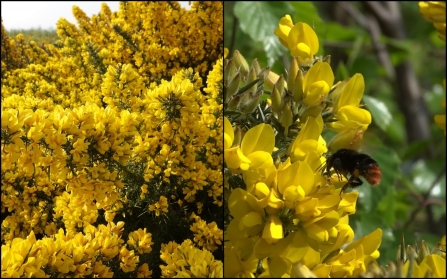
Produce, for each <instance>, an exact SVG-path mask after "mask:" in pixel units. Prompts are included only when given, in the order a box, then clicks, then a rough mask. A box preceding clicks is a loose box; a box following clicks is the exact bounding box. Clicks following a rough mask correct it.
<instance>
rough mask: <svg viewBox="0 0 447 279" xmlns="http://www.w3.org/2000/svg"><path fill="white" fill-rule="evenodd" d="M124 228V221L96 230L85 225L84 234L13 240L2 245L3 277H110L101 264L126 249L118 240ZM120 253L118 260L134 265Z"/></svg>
mask: <svg viewBox="0 0 447 279" xmlns="http://www.w3.org/2000/svg"><path fill="white" fill-rule="evenodd" d="M123 226H124V223H123V222H120V223H119V224H118V225H115V224H114V223H109V224H108V225H107V226H104V225H99V226H98V228H95V227H93V226H92V225H88V226H87V227H86V228H85V229H84V233H76V234H75V233H67V234H65V233H64V231H63V230H62V229H59V232H58V233H57V234H55V235H54V236H53V237H51V238H49V237H46V238H43V239H41V240H36V237H35V235H34V233H33V232H31V233H30V234H29V236H27V237H26V239H22V238H15V239H14V240H13V241H12V242H11V243H10V244H7V245H2V277H22V276H24V277H41V278H43V277H50V276H52V277H62V276H67V275H70V276H73V277H79V276H81V277H84V276H93V277H95V276H96V277H103V278H106V277H107V278H110V277H112V276H113V272H111V270H110V268H109V267H107V266H105V265H104V264H103V261H109V260H110V259H112V258H114V257H115V256H117V255H118V254H119V251H120V250H121V251H123V249H125V246H122V244H123V242H124V241H123V240H121V239H120V237H119V235H120V234H119V233H120V230H121V228H122V227H123ZM122 254H123V252H121V253H120V259H121V262H122V263H123V264H125V265H126V266H131V265H132V264H133V263H134V262H135V259H134V258H131V257H129V256H127V257H124V256H122ZM137 261H138V258H137Z"/></svg>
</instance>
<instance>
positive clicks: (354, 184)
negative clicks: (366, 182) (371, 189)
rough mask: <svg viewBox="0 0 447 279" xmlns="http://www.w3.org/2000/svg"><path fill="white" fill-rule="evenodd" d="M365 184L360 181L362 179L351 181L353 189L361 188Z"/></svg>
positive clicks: (356, 178)
mask: <svg viewBox="0 0 447 279" xmlns="http://www.w3.org/2000/svg"><path fill="white" fill-rule="evenodd" d="M362 184H363V181H361V180H360V178H358V177H355V178H354V179H353V180H352V181H351V188H355V187H359V186H360V185H362Z"/></svg>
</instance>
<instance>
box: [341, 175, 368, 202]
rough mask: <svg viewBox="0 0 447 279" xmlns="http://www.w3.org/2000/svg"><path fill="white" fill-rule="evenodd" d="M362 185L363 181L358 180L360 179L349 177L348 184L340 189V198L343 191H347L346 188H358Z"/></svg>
mask: <svg viewBox="0 0 447 279" xmlns="http://www.w3.org/2000/svg"><path fill="white" fill-rule="evenodd" d="M362 184H363V181H362V180H360V178H358V177H355V176H353V175H351V177H349V180H348V182H347V183H346V184H345V185H344V186H343V188H341V191H340V197H341V194H342V193H343V192H344V191H346V189H348V188H355V187H358V186H360V185H362Z"/></svg>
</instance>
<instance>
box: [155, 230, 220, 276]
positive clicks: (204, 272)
mask: <svg viewBox="0 0 447 279" xmlns="http://www.w3.org/2000/svg"><path fill="white" fill-rule="evenodd" d="M160 258H161V259H162V260H163V261H164V262H165V263H166V265H162V266H160V268H161V270H162V276H163V277H168V278H172V277H183V278H191V277H194V278H222V276H223V266H222V262H221V261H216V260H214V257H213V255H212V254H211V253H210V252H209V251H208V250H206V249H205V250H200V249H198V248H196V247H194V244H193V243H192V241H191V240H189V239H187V240H185V241H183V243H182V244H181V245H179V244H177V243H175V242H173V241H171V242H169V243H168V244H162V246H161V256H160Z"/></svg>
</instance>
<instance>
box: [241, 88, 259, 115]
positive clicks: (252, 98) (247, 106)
mask: <svg viewBox="0 0 447 279" xmlns="http://www.w3.org/2000/svg"><path fill="white" fill-rule="evenodd" d="M261 97H262V90H260V91H259V92H256V93H253V91H249V92H247V93H245V94H243V95H242V98H241V102H240V105H239V109H240V110H241V111H242V112H243V113H244V114H249V113H252V112H253V111H254V110H255V108H256V107H257V106H258V105H259V102H260V101H261Z"/></svg>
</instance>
